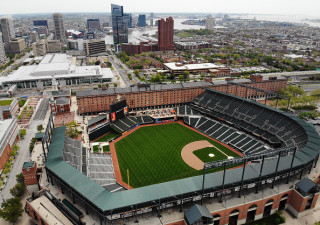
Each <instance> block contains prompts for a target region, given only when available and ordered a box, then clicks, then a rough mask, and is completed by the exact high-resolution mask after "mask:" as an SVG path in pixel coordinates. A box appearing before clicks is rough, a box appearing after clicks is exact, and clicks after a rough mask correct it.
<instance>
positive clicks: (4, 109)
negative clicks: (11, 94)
mask: <svg viewBox="0 0 320 225" xmlns="http://www.w3.org/2000/svg"><path fill="white" fill-rule="evenodd" d="M19 111H20V107H19V101H18V100H17V99H12V102H11V103H10V105H3V106H0V120H1V119H4V120H6V119H11V118H13V117H14V116H16V115H17V114H18V113H19Z"/></svg>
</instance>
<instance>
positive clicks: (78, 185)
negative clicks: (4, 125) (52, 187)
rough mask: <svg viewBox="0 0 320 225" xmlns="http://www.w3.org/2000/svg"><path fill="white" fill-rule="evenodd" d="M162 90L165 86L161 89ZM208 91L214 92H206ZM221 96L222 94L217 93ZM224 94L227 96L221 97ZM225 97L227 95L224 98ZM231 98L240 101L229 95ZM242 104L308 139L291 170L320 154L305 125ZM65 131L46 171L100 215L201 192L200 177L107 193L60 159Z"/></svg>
mask: <svg viewBox="0 0 320 225" xmlns="http://www.w3.org/2000/svg"><path fill="white" fill-rule="evenodd" d="M164 86H165V85H164ZM207 90H209V91H215V90H212V89H207ZM220 93H222V92H220ZM223 94H226V93H223ZM226 95H228V94H226ZM230 96H232V97H234V98H239V97H236V96H233V95H230ZM239 99H241V100H243V101H248V102H250V103H252V104H257V105H259V106H261V107H266V108H269V109H270V110H274V111H277V112H279V113H281V114H283V115H285V116H287V117H289V118H291V119H292V120H294V121H296V122H297V123H298V124H300V125H301V126H302V127H303V129H304V130H305V132H306V134H307V136H308V142H307V144H306V145H305V146H304V147H303V148H302V149H300V151H297V152H296V155H295V159H294V161H293V167H297V166H303V165H305V163H306V162H309V161H311V160H314V159H315V158H316V157H317V156H318V154H319V152H320V149H319V146H320V138H319V135H318V134H317V133H316V131H315V129H314V127H313V125H311V124H307V123H305V122H304V121H302V120H300V119H298V118H297V117H295V116H294V115H292V114H288V113H285V112H282V111H280V110H276V109H273V108H271V107H268V106H265V105H263V104H261V103H258V102H255V101H251V100H247V99H243V98H239ZM64 133H65V127H59V128H55V129H54V132H53V139H52V141H51V145H50V147H49V153H48V160H47V163H46V167H47V168H48V169H49V170H51V171H52V172H53V173H54V174H56V175H57V176H58V177H60V178H61V179H62V180H64V181H65V182H66V183H67V184H68V185H70V186H71V187H73V188H74V189H75V190H76V191H77V192H79V193H80V194H81V195H82V196H83V197H84V198H86V199H87V201H89V202H91V203H93V204H94V205H96V207H98V208H99V209H100V210H102V211H110V210H113V211H114V210H116V209H118V210H119V211H120V210H121V209H122V208H127V207H130V206H133V205H137V204H141V203H146V202H153V201H158V200H159V199H166V198H169V197H172V196H179V195H182V194H186V193H193V194H194V193H195V192H199V190H201V188H202V176H194V177H189V178H184V179H180V180H174V181H169V182H165V183H159V184H154V185H150V186H145V187H141V188H136V189H132V190H127V191H122V192H113V193H111V192H109V191H108V190H106V189H104V188H103V187H101V186H100V185H99V184H97V183H95V182H94V181H92V180H90V179H89V178H88V177H86V176H85V175H84V174H82V173H81V172H79V171H77V170H76V169H75V168H74V167H72V166H71V165H69V164H68V163H67V162H65V161H63V159H62V149H63V143H64V135H65V134H64ZM292 157H293V155H287V156H284V157H281V158H280V162H279V167H278V173H280V172H281V171H287V170H288V169H289V168H290V164H291V161H292ZM276 164H277V159H275V158H271V159H266V160H265V163H264V167H263V171H262V177H267V176H271V175H273V174H274V173H275V171H276ZM242 170H243V169H242V168H235V169H232V170H227V171H226V176H225V187H227V186H228V185H235V184H237V183H240V182H241V174H242ZM259 170H260V164H250V165H248V166H247V167H246V172H245V174H244V180H246V181H250V180H253V179H257V178H258V177H259ZM222 179H223V172H222V171H221V172H216V173H210V174H207V175H206V180H205V183H204V187H205V189H207V190H208V189H211V190H212V189H213V188H219V187H220V186H221V185H222Z"/></svg>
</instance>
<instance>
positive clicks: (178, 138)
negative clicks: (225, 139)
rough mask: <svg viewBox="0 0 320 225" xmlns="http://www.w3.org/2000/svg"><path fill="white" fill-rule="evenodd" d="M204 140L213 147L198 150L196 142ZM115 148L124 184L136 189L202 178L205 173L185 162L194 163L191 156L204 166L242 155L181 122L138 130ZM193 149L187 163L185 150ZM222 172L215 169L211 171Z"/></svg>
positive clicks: (120, 141)
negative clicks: (177, 180)
mask: <svg viewBox="0 0 320 225" xmlns="http://www.w3.org/2000/svg"><path fill="white" fill-rule="evenodd" d="M201 141H202V143H204V144H206V143H207V145H210V146H209V147H205V148H202V149H201V147H198V148H197V143H198V142H201ZM193 142H195V144H194V145H193V144H192V143H193ZM208 142H209V143H208ZM192 145H193V147H192ZM114 146H115V150H116V154H117V158H118V163H119V167H120V172H121V176H122V181H123V182H124V183H127V184H128V181H129V185H130V186H131V187H133V188H138V187H142V186H147V185H152V184H156V183H162V182H167V181H172V180H176V179H181V178H186V177H191V176H196V175H201V174H202V173H203V171H202V170H200V169H194V168H192V167H191V166H190V165H189V164H188V162H186V161H187V160H189V161H190V163H192V161H193V160H192V159H193V158H192V157H197V158H196V160H198V161H199V162H200V163H202V164H203V163H205V162H210V161H217V160H222V159H227V158H228V157H238V156H239V154H237V153H236V152H234V151H232V150H230V149H229V148H227V147H225V146H223V145H222V144H220V143H218V142H217V141H214V140H212V139H211V138H208V137H207V136H205V135H202V134H200V133H198V132H196V131H194V130H192V129H190V128H189V127H186V126H184V125H182V124H180V123H170V124H162V125H154V126H143V127H139V128H138V129H137V130H135V131H134V132H133V133H131V134H129V135H128V136H126V137H124V138H122V139H120V140H118V141H117V142H116V143H115V145H114ZM186 146H189V147H186ZM190 146H191V148H194V151H193V150H192V149H191V152H190V151H189V153H188V154H189V155H188V156H186V158H185V157H184V158H185V160H184V159H183V158H182V156H181V155H182V154H181V152H182V149H184V148H190ZM199 146H200V145H199ZM199 148H200V149H199ZM189 150H190V149H189ZM188 157H189V158H188ZM190 157H191V158H190ZM196 160H195V161H196ZM221 169H222V168H215V169H211V170H210V171H208V172H211V173H212V172H215V171H218V170H221ZM127 175H129V177H128V176H127Z"/></svg>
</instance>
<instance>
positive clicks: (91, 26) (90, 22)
mask: <svg viewBox="0 0 320 225" xmlns="http://www.w3.org/2000/svg"><path fill="white" fill-rule="evenodd" d="M87 29H88V31H91V30H100V20H99V19H87Z"/></svg>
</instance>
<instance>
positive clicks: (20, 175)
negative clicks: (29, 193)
mask: <svg viewBox="0 0 320 225" xmlns="http://www.w3.org/2000/svg"><path fill="white" fill-rule="evenodd" d="M16 181H17V183H18V184H19V183H23V184H24V177H23V174H22V173H19V174H17V175H16Z"/></svg>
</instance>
